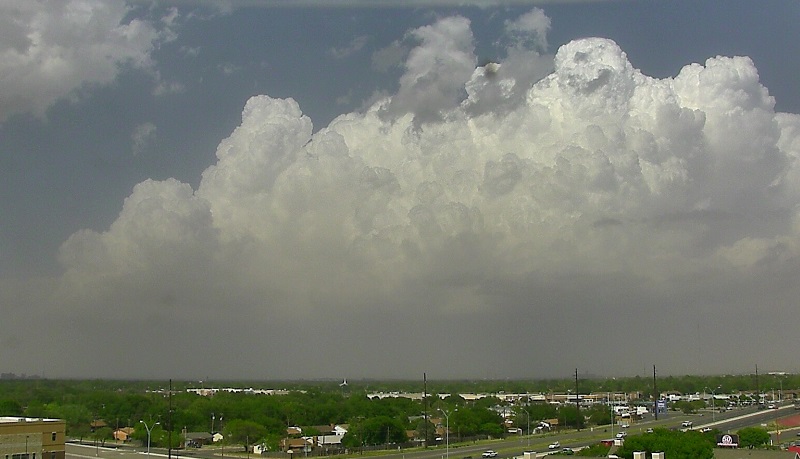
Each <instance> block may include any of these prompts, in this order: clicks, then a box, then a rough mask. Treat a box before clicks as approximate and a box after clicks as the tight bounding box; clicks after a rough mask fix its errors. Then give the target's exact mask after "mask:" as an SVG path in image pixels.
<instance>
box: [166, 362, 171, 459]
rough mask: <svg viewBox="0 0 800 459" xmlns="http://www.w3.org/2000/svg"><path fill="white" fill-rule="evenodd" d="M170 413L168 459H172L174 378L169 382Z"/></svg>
mask: <svg viewBox="0 0 800 459" xmlns="http://www.w3.org/2000/svg"><path fill="white" fill-rule="evenodd" d="M167 397H168V398H169V413H167V425H168V426H169V431H168V433H167V442H169V443H168V444H167V457H168V458H169V459H172V378H170V380H169V395H168V396H167Z"/></svg>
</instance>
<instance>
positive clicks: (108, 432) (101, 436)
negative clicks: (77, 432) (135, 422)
mask: <svg viewBox="0 0 800 459" xmlns="http://www.w3.org/2000/svg"><path fill="white" fill-rule="evenodd" d="M92 438H93V439H94V441H95V443H101V445H102V446H105V445H106V440H112V439H113V438H114V430H113V429H111V427H100V428H99V429H97V430H95V431H94V433H93V434H92Z"/></svg>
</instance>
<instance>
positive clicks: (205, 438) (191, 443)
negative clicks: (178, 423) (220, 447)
mask: <svg viewBox="0 0 800 459" xmlns="http://www.w3.org/2000/svg"><path fill="white" fill-rule="evenodd" d="M184 437H185V438H186V447H187V448H192V447H193V448H199V447H201V446H203V445H208V444H211V443H212V442H213V441H214V436H213V435H211V434H210V433H209V432H186V433H185V435H184Z"/></svg>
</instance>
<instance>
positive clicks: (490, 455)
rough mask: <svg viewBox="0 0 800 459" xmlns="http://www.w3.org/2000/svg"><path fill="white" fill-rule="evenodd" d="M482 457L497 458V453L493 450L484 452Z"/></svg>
mask: <svg viewBox="0 0 800 459" xmlns="http://www.w3.org/2000/svg"><path fill="white" fill-rule="evenodd" d="M481 457H497V451H492V450H491V449H490V450H488V451H484V452H483V453H482V454H481Z"/></svg>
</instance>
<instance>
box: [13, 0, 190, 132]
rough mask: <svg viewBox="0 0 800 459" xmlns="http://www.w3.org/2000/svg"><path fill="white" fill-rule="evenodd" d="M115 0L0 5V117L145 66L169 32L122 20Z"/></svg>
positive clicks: (19, 0) (36, 109)
mask: <svg viewBox="0 0 800 459" xmlns="http://www.w3.org/2000/svg"><path fill="white" fill-rule="evenodd" d="M128 12H129V7H128V6H126V4H125V2H124V1H123V0H108V1H106V0H67V1H61V0H9V1H4V2H2V3H1V4H0V18H2V19H0V32H2V33H0V75H3V77H2V78H0V122H2V121H3V120H5V119H6V118H8V117H9V116H10V115H12V114H17V113H32V114H34V115H36V116H43V115H44V112H45V111H46V110H47V109H48V108H49V107H50V106H51V105H53V103H55V102H56V101H57V100H60V99H63V98H66V97H70V96H71V95H74V94H75V91H76V90H78V89H80V88H81V87H83V86H85V85H91V84H108V83H109V82H111V81H113V80H114V79H115V78H116V76H117V74H118V73H119V72H120V67H121V66H123V65H130V66H133V67H138V68H150V66H151V65H152V61H151V54H152V51H153V49H154V47H155V46H156V45H157V44H158V43H159V42H161V41H164V40H168V39H170V38H173V37H174V36H173V35H172V34H171V33H170V32H169V28H168V27H169V26H170V25H171V24H172V22H173V21H174V16H175V14H176V12H175V10H170V14H169V15H168V17H167V18H168V21H167V22H164V23H162V25H161V27H158V28H157V27H155V26H154V25H153V24H151V23H148V22H146V21H143V20H140V19H131V20H129V21H128V20H126V15H127V14H128Z"/></svg>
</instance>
